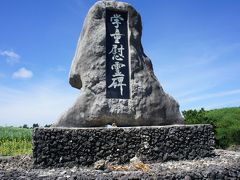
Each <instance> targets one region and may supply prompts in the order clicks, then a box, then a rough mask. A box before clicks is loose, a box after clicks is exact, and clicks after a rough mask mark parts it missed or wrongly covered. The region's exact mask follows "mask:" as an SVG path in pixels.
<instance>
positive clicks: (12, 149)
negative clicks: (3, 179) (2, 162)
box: [0, 127, 32, 156]
mask: <svg viewBox="0 0 240 180" xmlns="http://www.w3.org/2000/svg"><path fill="white" fill-rule="evenodd" d="M31 153H32V130H31V129H24V128H16V127H0V156H15V155H22V154H31Z"/></svg>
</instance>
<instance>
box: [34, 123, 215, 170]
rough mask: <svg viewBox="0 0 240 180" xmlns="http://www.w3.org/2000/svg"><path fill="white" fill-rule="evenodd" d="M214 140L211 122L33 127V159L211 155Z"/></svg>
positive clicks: (58, 161) (89, 161)
mask: <svg viewBox="0 0 240 180" xmlns="http://www.w3.org/2000/svg"><path fill="white" fill-rule="evenodd" d="M214 142H215V141H214V134H213V129H212V126H211V125H185V126H183V125H171V126H158V127H156V126H154V127H150V126H147V127H124V128H123V127H116V128H35V129H34V131H33V158H34V163H35V164H36V165H37V166H43V167H46V166H66V165H67V166H74V165H84V166H89V165H93V164H94V163H95V162H97V161H99V160H102V159H103V160H107V161H109V162H115V163H117V164H124V163H127V162H129V160H130V159H131V158H133V157H135V156H137V157H139V158H140V160H141V161H142V162H144V163H147V162H164V161H170V160H183V159H196V158H197V159H199V158H203V157H209V156H213V155H214V153H213V150H214ZM97 164H98V163H97Z"/></svg>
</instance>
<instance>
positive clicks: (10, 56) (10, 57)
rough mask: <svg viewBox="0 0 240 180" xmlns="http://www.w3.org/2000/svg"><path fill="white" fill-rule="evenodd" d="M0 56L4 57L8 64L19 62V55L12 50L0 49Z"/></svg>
mask: <svg viewBox="0 0 240 180" xmlns="http://www.w3.org/2000/svg"><path fill="white" fill-rule="evenodd" d="M0 56H3V57H5V58H6V62H7V63H8V64H10V65H14V64H16V63H19V61H20V60H19V59H20V55H19V54H17V53H16V52H14V51H13V50H5V51H1V50H0Z"/></svg>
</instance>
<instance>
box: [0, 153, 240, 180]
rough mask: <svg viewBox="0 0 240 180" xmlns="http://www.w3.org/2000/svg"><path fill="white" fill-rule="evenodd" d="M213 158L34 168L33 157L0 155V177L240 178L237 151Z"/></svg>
mask: <svg viewBox="0 0 240 180" xmlns="http://www.w3.org/2000/svg"><path fill="white" fill-rule="evenodd" d="M215 153H216V156H215V157H210V158H209V157H208V158H203V159H199V160H185V161H168V162H163V163H151V164H149V166H150V171H148V172H142V171H109V170H104V171H100V170H93V169H92V167H88V168H86V167H84V168H83V167H77V166H75V167H72V168H68V167H61V168H46V169H41V168H33V167H32V163H33V162H32V158H31V157H29V156H20V157H15V158H11V159H9V160H6V159H5V160H1V158H0V179H1V180H5V179H6V180H8V179H34V180H36V179H42V180H45V179H79V180H80V179H98V180H100V179H104V180H105V179H159V180H160V179H171V180H180V179H181V180H182V179H186V180H187V179H189V180H191V179H208V180H209V179H224V180H225V179H232V180H235V179H236V180H237V179H240V152H233V151H224V150H215Z"/></svg>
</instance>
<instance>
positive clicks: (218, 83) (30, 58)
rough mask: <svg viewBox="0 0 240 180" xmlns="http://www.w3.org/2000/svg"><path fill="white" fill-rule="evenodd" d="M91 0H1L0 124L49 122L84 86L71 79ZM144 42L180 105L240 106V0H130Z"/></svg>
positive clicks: (184, 107) (161, 78) (54, 118)
mask: <svg viewBox="0 0 240 180" xmlns="http://www.w3.org/2000/svg"><path fill="white" fill-rule="evenodd" d="M95 2H96V1H93V0H88V1H86V0H68V1H66V0H35V1H33V0H21V1H19V0H1V1H0V3H1V5H0V22H1V26H0V125H15V126H20V125H23V124H28V125H32V124H33V123H39V124H41V125H45V124H51V123H53V122H55V121H56V119H57V118H58V117H59V116H60V115H61V114H62V113H63V112H64V111H66V110H67V108H69V107H70V106H71V105H72V104H73V103H74V101H75V100H76V98H77V97H78V95H79V93H80V91H78V90H77V89H73V88H72V87H71V86H70V85H69V84H68V72H69V68H70V64H71V61H72V58H73V55H74V52H75V48H76V44H77V40H78V37H79V34H80V31H81V29H82V24H83V20H84V17H85V15H86V14H87V12H88V9H89V8H90V7H91V6H92V5H93V4H94V3H95ZM126 2H128V3H130V4H132V5H133V6H134V7H135V8H136V9H137V11H138V12H140V14H141V16H142V21H143V37H142V43H143V47H144V50H145V53H146V54H147V55H148V56H149V58H150V59H151V60H152V63H153V66H154V71H155V74H156V76H157V78H158V79H159V81H160V83H161V85H162V86H163V88H164V90H165V91H166V92H167V93H169V94H171V95H172V96H173V97H174V98H175V99H177V101H178V102H179V104H180V108H181V110H187V109H199V108H201V107H204V108H206V109H214V108H221V107H231V106H240V78H239V74H240V23H239V19H240V1H239V0H231V1H229V0H211V1H209V0H196V1H193V0H181V1H180V0H171V1H170V0H150V1H139V0H126Z"/></svg>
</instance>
